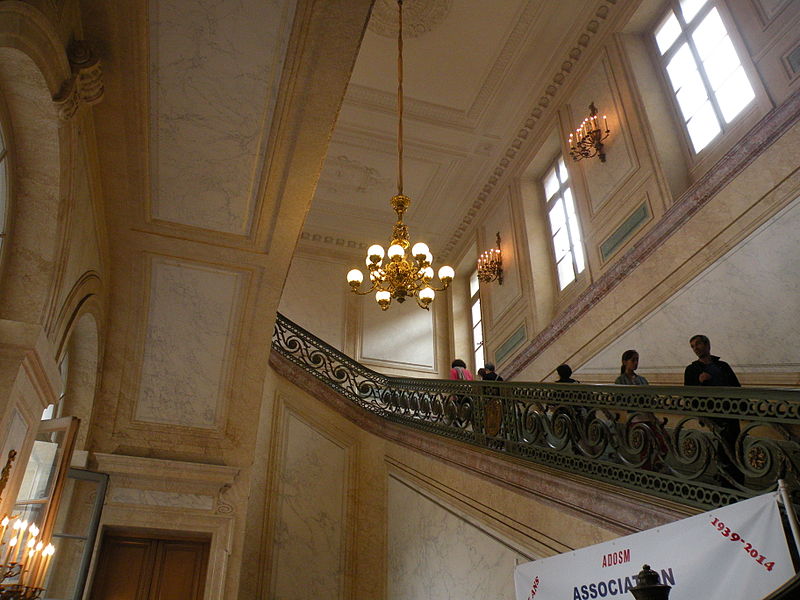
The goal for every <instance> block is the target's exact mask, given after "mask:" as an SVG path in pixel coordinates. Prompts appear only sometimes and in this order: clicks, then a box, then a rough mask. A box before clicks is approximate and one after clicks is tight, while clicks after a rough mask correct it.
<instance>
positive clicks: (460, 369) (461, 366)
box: [450, 358, 475, 381]
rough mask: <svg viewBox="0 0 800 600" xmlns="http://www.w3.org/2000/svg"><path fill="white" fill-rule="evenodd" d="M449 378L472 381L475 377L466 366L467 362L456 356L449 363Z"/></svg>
mask: <svg viewBox="0 0 800 600" xmlns="http://www.w3.org/2000/svg"><path fill="white" fill-rule="evenodd" d="M450 379H466V380H467V381H472V380H473V379H475V378H474V377H473V376H472V373H471V372H470V370H469V369H468V368H467V363H465V362H464V361H463V360H461V359H460V358H457V359H455V360H454V361H453V362H452V363H451V364H450Z"/></svg>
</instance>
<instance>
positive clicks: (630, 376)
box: [614, 350, 650, 385]
mask: <svg viewBox="0 0 800 600" xmlns="http://www.w3.org/2000/svg"><path fill="white" fill-rule="evenodd" d="M638 368H639V353H638V352H637V351H636V350H625V352H623V353H622V366H621V367H620V369H619V377H617V378H616V379H615V380H614V383H616V384H617V385H650V384H649V383H648V382H647V379H645V378H644V377H642V376H641V375H637V374H636V369H638Z"/></svg>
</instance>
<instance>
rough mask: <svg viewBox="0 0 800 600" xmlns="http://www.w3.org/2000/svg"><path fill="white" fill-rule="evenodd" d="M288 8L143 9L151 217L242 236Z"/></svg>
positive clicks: (284, 1) (270, 4)
mask: <svg viewBox="0 0 800 600" xmlns="http://www.w3.org/2000/svg"><path fill="white" fill-rule="evenodd" d="M294 4H295V3H294V2H292V1H290V0H239V1H237V2H225V1H223V0H217V1H216V2H215V1H211V2H195V3H189V2H185V1H182V0H160V1H159V2H152V3H151V7H150V21H149V28H150V38H149V39H150V48H149V51H150V77H149V84H150V140H149V145H150V178H151V202H150V206H151V213H152V214H151V218H154V219H157V220H162V221H168V222H173V223H179V224H182V225H189V226H192V227H198V228H203V229H208V230H214V231H221V232H225V233H229V234H235V235H247V234H248V233H249V230H250V227H251V224H252V220H253V210H254V207H255V206H256V203H257V202H258V199H257V197H256V194H257V192H258V190H259V188H260V186H259V181H260V179H261V177H262V173H261V167H262V165H263V163H264V152H265V148H266V144H267V140H268V137H269V128H270V123H271V120H272V112H273V110H274V106H275V98H276V94H277V89H278V84H279V81H280V73H281V69H282V66H283V60H284V55H285V52H286V44H287V40H288V37H289V30H290V27H291V22H292V18H293V10H294ZM276 15H280V16H281V17H280V18H275V16H276Z"/></svg>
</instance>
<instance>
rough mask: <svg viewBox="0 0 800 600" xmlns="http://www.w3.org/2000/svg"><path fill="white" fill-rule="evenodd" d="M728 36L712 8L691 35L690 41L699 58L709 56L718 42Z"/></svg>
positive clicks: (715, 10) (717, 14)
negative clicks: (692, 41)
mask: <svg viewBox="0 0 800 600" xmlns="http://www.w3.org/2000/svg"><path fill="white" fill-rule="evenodd" d="M726 35H728V32H727V30H726V29H725V25H723V23H722V19H721V18H720V16H719V13H718V12H717V9H716V8H714V9H712V10H711V12H709V13H708V15H706V18H705V19H703V21H702V22H701V23H700V25H698V26H697V29H695V30H694V33H692V40H694V44H695V46H696V47H697V52H698V53H699V54H700V56H711V54H713V53H714V49H715V48H716V46H717V44H719V42H720V40H722V38H724V37H725V36H726Z"/></svg>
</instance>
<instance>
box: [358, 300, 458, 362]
mask: <svg viewBox="0 0 800 600" xmlns="http://www.w3.org/2000/svg"><path fill="white" fill-rule="evenodd" d="M445 293H451V292H445ZM441 301H442V300H441V299H439V300H434V303H436V302H441ZM361 309H362V323H363V327H362V331H361V336H362V339H361V356H360V360H361V361H362V362H366V363H372V364H373V365H374V364H384V365H387V366H397V367H400V368H411V369H423V370H434V369H435V368H436V361H435V357H436V348H435V332H434V321H433V310H435V309H431V310H422V309H421V308H419V306H417V303H416V301H414V300H413V299H410V300H407V301H406V302H405V303H403V304H400V305H398V304H397V303H396V302H395V301H392V305H391V306H390V308H389V310H387V311H382V310H381V309H380V307H379V306H378V304H377V303H376V302H375V300H374V299H373V297H371V296H368V297H366V299H365V300H364V299H362V300H361Z"/></svg>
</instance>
